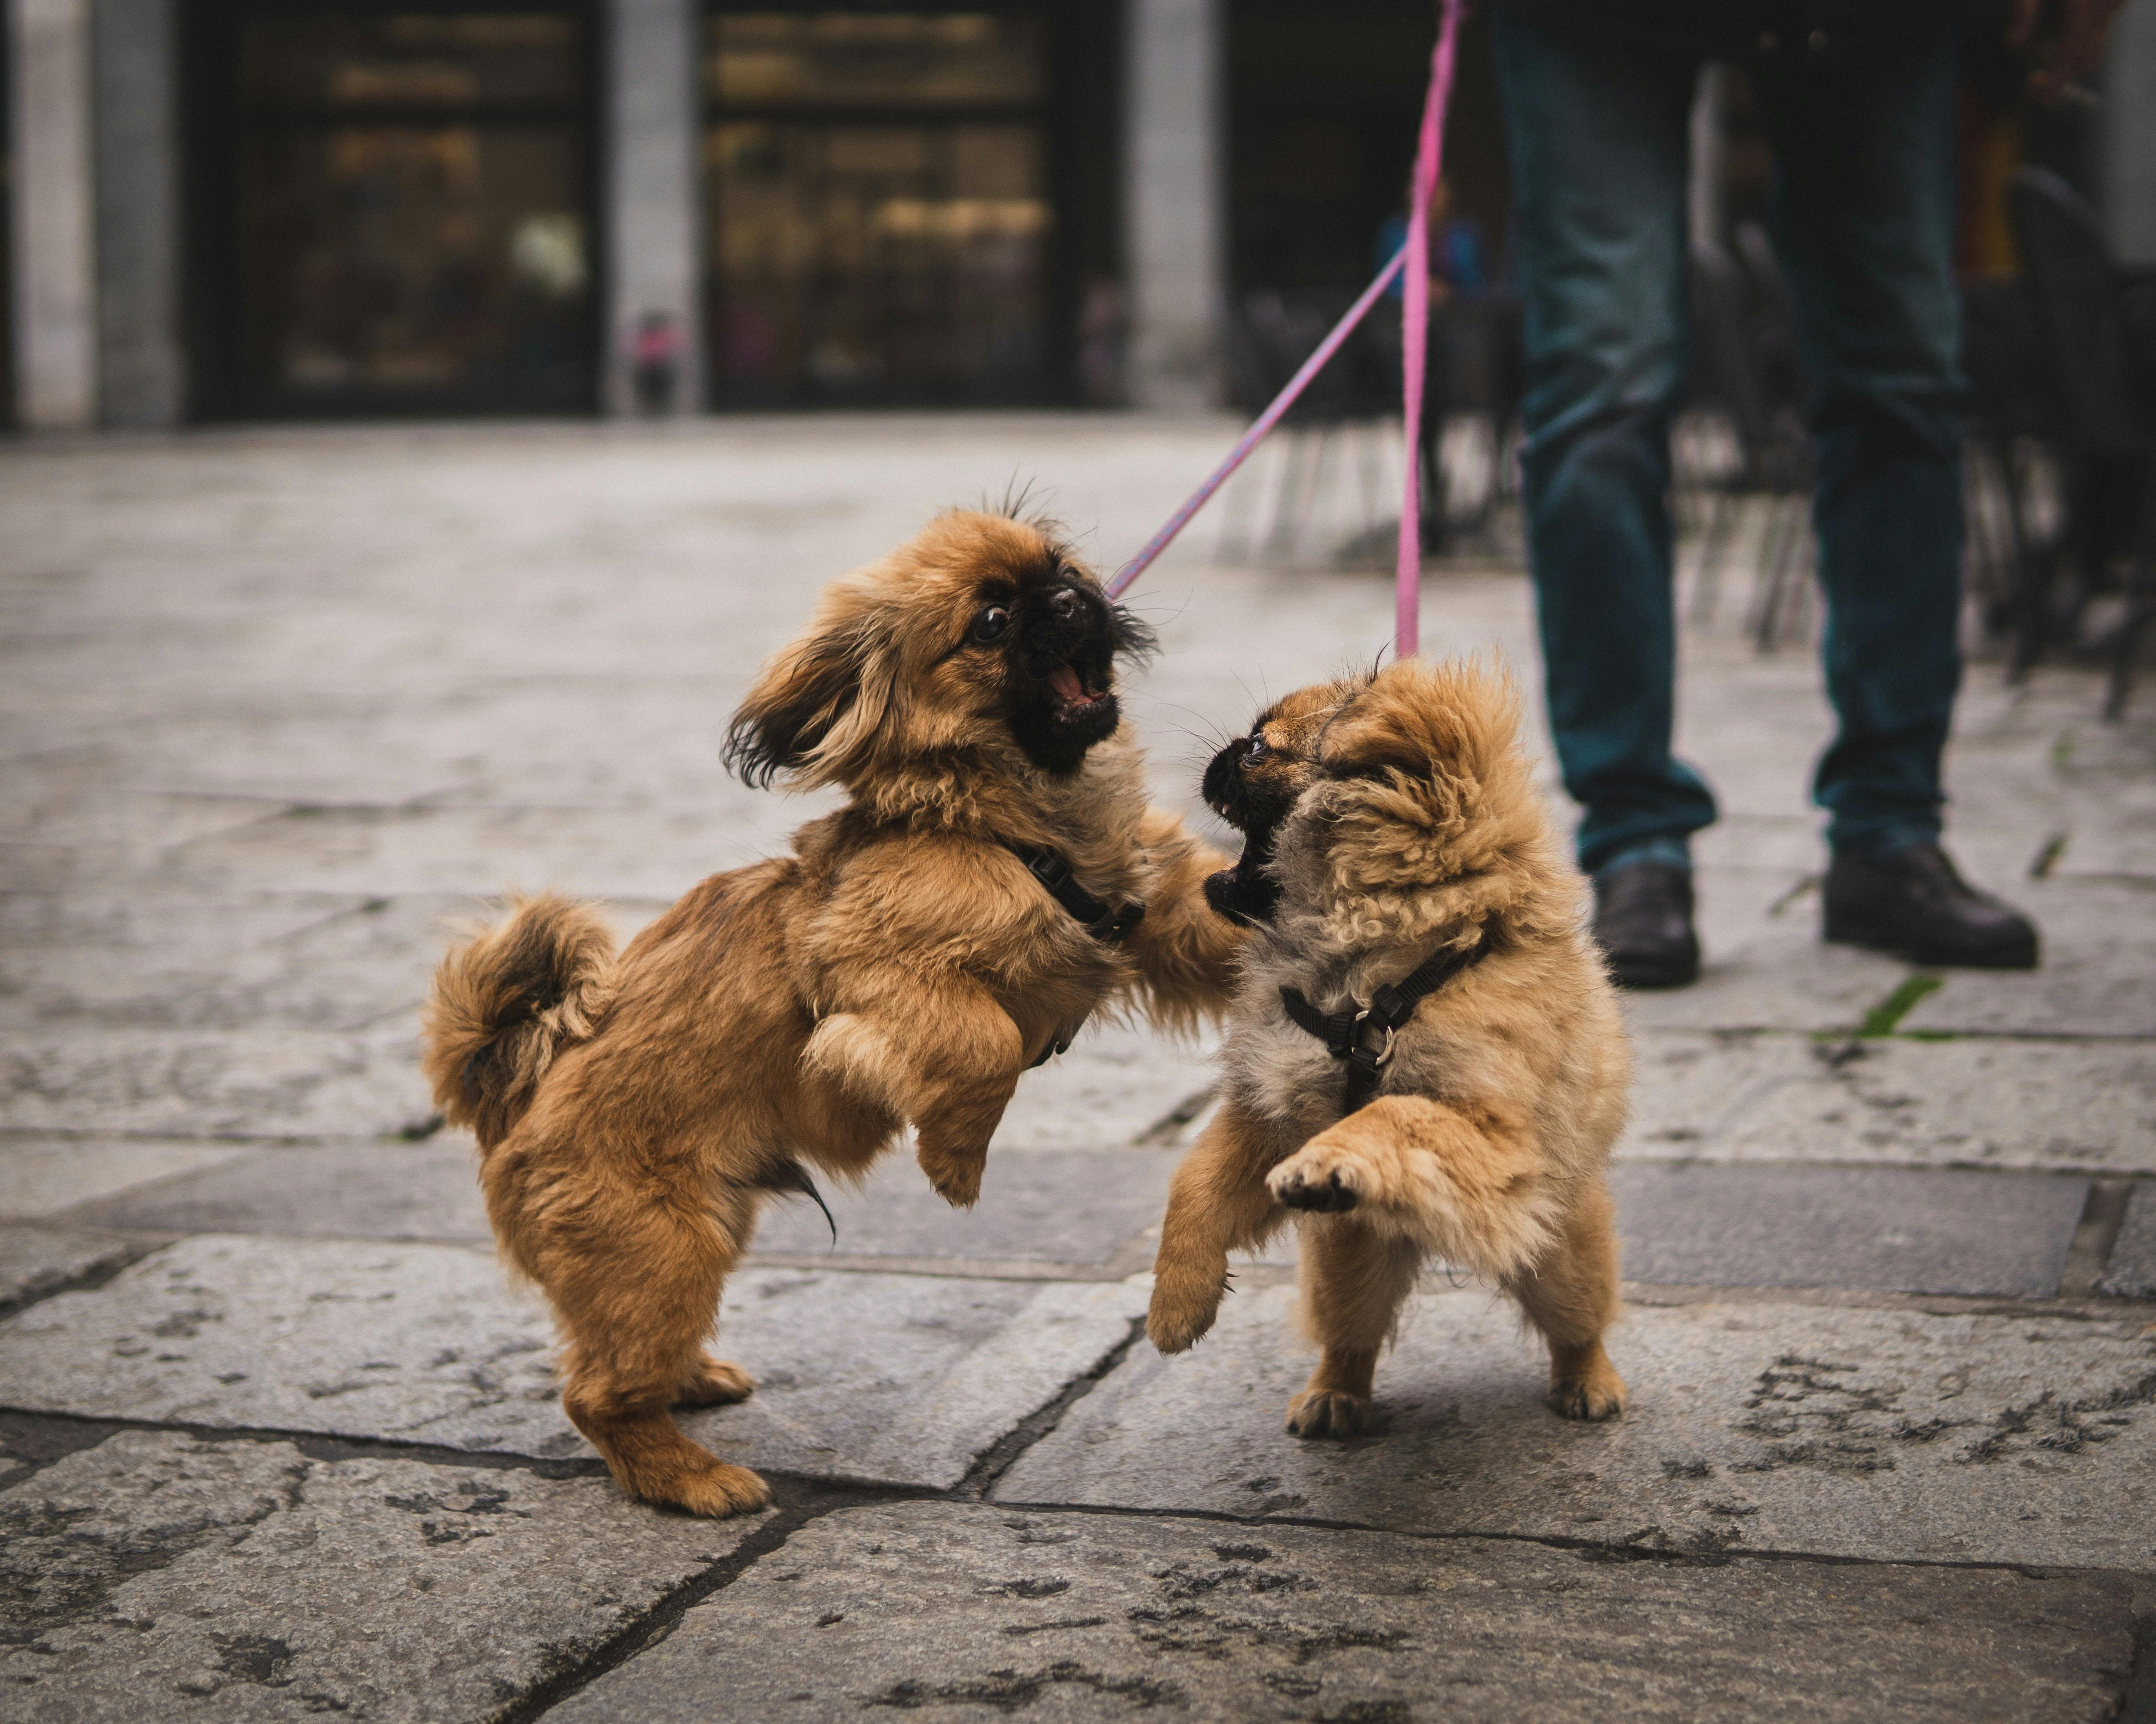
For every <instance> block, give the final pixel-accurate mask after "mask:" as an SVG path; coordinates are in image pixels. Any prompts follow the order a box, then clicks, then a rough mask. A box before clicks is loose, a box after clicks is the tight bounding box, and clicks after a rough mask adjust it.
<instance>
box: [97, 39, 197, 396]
mask: <svg viewBox="0 0 2156 1724" xmlns="http://www.w3.org/2000/svg"><path fill="white" fill-rule="evenodd" d="M93 5H94V7H95V44H96V70H95V90H96V108H97V125H96V139H97V172H96V180H95V184H96V190H97V227H96V237H97V335H98V342H97V346H98V359H97V377H98V395H99V403H100V411H99V418H101V419H102V420H103V421H104V423H106V424H108V425H128V426H154V425H172V424H177V423H179V419H180V415H181V413H182V408H183V403H184V399H185V394H186V390H185V377H186V372H185V367H184V362H183V360H182V348H181V345H180V211H179V201H180V198H179V178H180V141H179V122H178V114H177V106H178V95H179V88H178V85H179V69H178V67H177V64H176V63H175V59H174V56H175V54H176V52H177V30H176V28H175V25H176V22H177V21H176V19H175V17H174V13H175V11H176V4H175V0H93Z"/></svg>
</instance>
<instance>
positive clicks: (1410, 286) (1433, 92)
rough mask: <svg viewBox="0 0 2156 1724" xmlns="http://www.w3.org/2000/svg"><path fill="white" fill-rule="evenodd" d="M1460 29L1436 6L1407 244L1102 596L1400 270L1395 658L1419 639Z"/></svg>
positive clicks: (1198, 498)
mask: <svg viewBox="0 0 2156 1724" xmlns="http://www.w3.org/2000/svg"><path fill="white" fill-rule="evenodd" d="M1459 28H1460V0H1442V11H1441V16H1440V20H1439V23H1438V32H1437V46H1436V47H1435V49H1432V50H1431V52H1430V93H1429V94H1428V95H1426V96H1425V97H1424V100H1423V110H1422V132H1421V136H1420V137H1419V140H1418V141H1417V145H1416V149H1415V169H1414V200H1413V207H1412V208H1410V209H1409V213H1408V239H1407V244H1405V245H1404V246H1402V247H1401V248H1400V249H1399V251H1398V252H1396V253H1394V255H1393V259H1392V261H1391V262H1390V263H1389V264H1386V265H1385V267H1384V268H1383V269H1380V270H1379V271H1378V279H1377V280H1374V281H1373V282H1372V283H1371V284H1370V285H1368V287H1366V288H1364V289H1363V295H1362V297H1361V298H1359V299H1358V300H1356V301H1355V303H1354V304H1353V305H1350V306H1349V307H1348V308H1347V315H1346V316H1343V317H1342V319H1341V320H1340V321H1339V322H1337V323H1336V324H1334V325H1333V326H1332V333H1331V334H1329V335H1327V336H1326V338H1325V339H1324V340H1323V341H1320V342H1319V343H1318V344H1317V351H1314V352H1313V353H1312V355H1311V356H1310V357H1309V358H1307V359H1306V360H1304V361H1303V362H1302V365H1301V368H1300V369H1299V370H1298V371H1297V372H1296V374H1295V375H1294V376H1293V377H1290V378H1289V379H1288V380H1287V385H1286V387H1285V388H1283V389H1282V390H1281V392H1280V393H1279V394H1277V395H1276V396H1275V397H1274V398H1273V399H1272V402H1271V403H1270V405H1269V406H1268V407H1267V408H1265V411H1264V412H1263V413H1260V414H1259V415H1258V416H1257V418H1255V419H1253V420H1252V421H1251V422H1250V428H1249V429H1247V430H1246V431H1245V432H1244V433H1243V434H1242V435H1241V436H1240V437H1239V438H1238V439H1235V447H1234V448H1233V449H1229V451H1228V454H1227V458H1226V459H1224V460H1223V461H1222V462H1221V463H1220V464H1219V466H1217V467H1215V468H1214V469H1213V470H1212V472H1211V473H1209V474H1208V475H1206V478H1205V482H1204V484H1203V485H1199V487H1198V489H1197V490H1194V491H1193V492H1192V493H1191V494H1190V495H1189V496H1188V497H1187V498H1186V499H1185V500H1183V506H1182V507H1181V508H1179V509H1178V510H1177V511H1175V513H1174V514H1173V515H1171V516H1168V521H1167V524H1166V525H1165V526H1163V527H1162V528H1161V530H1160V531H1158V532H1157V533H1155V534H1154V535H1153V536H1152V537H1151V538H1150V539H1148V540H1147V541H1146V542H1145V546H1144V548H1143V549H1142V550H1141V551H1140V552H1138V554H1137V556H1136V557H1132V559H1131V560H1130V561H1129V562H1127V563H1125V564H1124V565H1123V566H1122V567H1121V568H1119V569H1117V570H1116V575H1115V578H1114V579H1113V580H1111V581H1110V582H1108V596H1109V597H1110V598H1120V597H1121V596H1122V593H1123V592H1124V590H1125V589H1126V588H1127V587H1129V586H1130V584H1131V582H1133V581H1135V580H1137V577H1139V576H1140V575H1142V574H1143V573H1144V572H1146V571H1147V569H1148V568H1150V567H1152V564H1153V560H1154V559H1155V558H1156V557H1158V556H1159V555H1160V553H1161V552H1163V551H1165V550H1167V549H1168V546H1169V545H1171V544H1173V542H1174V540H1175V536H1176V535H1177V534H1178V533H1179V532H1181V531H1183V528H1184V527H1186V526H1188V525H1189V524H1190V518H1191V516H1193V515H1195V514H1197V512H1198V511H1199V510H1200V509H1203V508H1204V506H1205V505H1206V504H1207V502H1209V500H1211V498H1212V496H1213V494H1214V492H1215V491H1217V490H1219V489H1220V487H1221V486H1222V485H1225V484H1226V483H1227V482H1228V480H1229V475H1232V474H1233V473H1234V472H1235V469H1237V468H1238V467H1240V466H1241V465H1242V464H1243V463H1244V461H1245V459H1248V458H1249V456H1250V451H1251V450H1252V449H1255V448H1256V447H1257V446H1258V445H1259V444H1260V443H1262V442H1264V441H1265V435H1266V434H1267V433H1268V432H1270V430H1271V429H1272V428H1273V427H1274V426H1276V425H1277V424H1278V423H1280V422H1281V417H1282V416H1283V415H1284V414H1286V412H1287V410H1288V409H1289V408H1291V407H1293V406H1294V405H1295V403H1296V399H1297V398H1299V397H1300V396H1301V393H1302V392H1303V391H1304V390H1305V389H1306V388H1307V387H1309V386H1310V380H1311V379H1312V377H1316V376H1317V374H1318V372H1321V371H1322V370H1324V369H1325V366H1326V362H1327V361H1328V360H1330V359H1331V358H1332V356H1333V355H1334V354H1335V353H1337V352H1338V351H1340V346H1341V344H1342V342H1343V341H1346V340H1347V337H1348V336H1351V335H1353V333H1354V332H1355V328H1356V326H1357V325H1358V324H1359V323H1361V322H1362V321H1363V318H1364V317H1366V316H1368V315H1369V310H1370V308H1371V306H1373V305H1376V304H1377V303H1378V300H1379V298H1380V297H1381V296H1382V295H1383V293H1384V291H1385V290H1386V288H1388V287H1389V286H1390V285H1392V280H1393V278H1394V276H1395V275H1399V273H1400V269H1401V268H1402V266H1403V265H1404V264H1409V260H1410V259H1412V260H1413V261H1412V265H1411V267H1409V269H1408V280H1407V290H1406V294H1405V295H1404V297H1405V300H1406V304H1405V307H1404V310H1403V312H1402V317H1403V319H1404V321H1403V325H1402V330H1401V333H1402V337H1403V339H1402V341H1401V344H1400V345H1401V348H1402V360H1401V371H1402V375H1403V377H1404V384H1403V390H1404V397H1405V400H1404V406H1405V408H1406V413H1407V455H1408V459H1407V468H1408V476H1407V486H1406V490H1405V491H1404V494H1403V495H1402V498H1401V505H1400V543H1399V594H1398V598H1397V601H1396V603H1395V606H1394V618H1395V622H1396V624H1397V629H1396V634H1395V646H1396V650H1397V652H1398V654H1399V656H1400V657H1402V658H1405V657H1407V656H1408V655H1409V654H1411V653H1413V652H1414V651H1415V650H1416V649H1417V646H1418V645H1419V641H1420V638H1421V623H1420V618H1419V608H1420V603H1421V596H1422V485H1421V473H1420V469H1419V468H1418V466H1417V465H1416V458H1417V455H1418V453H1419V451H1418V449H1417V446H1416V444H1417V431H1418V428H1419V426H1420V423H1421V421H1422V395H1423V365H1424V360H1425V358H1426V357H1427V353H1428V349H1429V346H1430V192H1431V189H1432V188H1433V187H1435V185H1436V184H1437V175H1438V167H1439V164H1440V160H1441V155H1440V151H1441V146H1442V145H1443V141H1444V136H1445V107H1446V105H1447V104H1448V102H1449V101H1450V99H1451V95H1452V62H1453V58H1454V44H1455V38H1457V36H1458V33H1459Z"/></svg>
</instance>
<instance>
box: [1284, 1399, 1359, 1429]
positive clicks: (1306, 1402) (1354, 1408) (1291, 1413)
mask: <svg viewBox="0 0 2156 1724" xmlns="http://www.w3.org/2000/svg"><path fill="white" fill-rule="evenodd" d="M1369 1422H1370V1403H1369V1402H1368V1400H1367V1399H1365V1398H1363V1396H1361V1395H1350V1394H1343V1393H1341V1392H1340V1391H1339V1390H1338V1389H1329V1388H1306V1389H1305V1390H1304V1391H1303V1392H1302V1393H1301V1394H1299V1395H1297V1396H1296V1398H1294V1399H1293V1400H1291V1401H1290V1402H1289V1403H1287V1429H1288V1434H1289V1435H1291V1436H1296V1437H1358V1436H1360V1435H1362V1434H1363V1428H1364V1427H1365V1426H1367V1425H1368V1424H1369Z"/></svg>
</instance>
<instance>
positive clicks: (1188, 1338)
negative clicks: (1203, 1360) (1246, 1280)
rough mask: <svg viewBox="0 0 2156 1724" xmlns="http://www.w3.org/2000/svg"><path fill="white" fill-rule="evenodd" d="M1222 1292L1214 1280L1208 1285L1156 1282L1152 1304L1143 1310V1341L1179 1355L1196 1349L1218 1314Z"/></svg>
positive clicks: (1163, 1350)
mask: <svg viewBox="0 0 2156 1724" xmlns="http://www.w3.org/2000/svg"><path fill="white" fill-rule="evenodd" d="M1223 1291H1224V1288H1223V1287H1222V1285H1221V1284H1220V1283H1219V1281H1217V1280H1216V1281H1214V1282H1213V1283H1212V1284H1211V1285H1203V1284H1194V1283H1193V1284H1191V1285H1183V1286H1178V1285H1173V1284H1171V1283H1169V1282H1167V1281H1160V1280H1156V1281H1155V1282H1154V1283H1153V1290H1152V1305H1151V1306H1149V1307H1148V1308H1147V1311H1146V1339H1147V1340H1148V1341H1150V1342H1152V1344H1153V1345H1154V1346H1155V1347H1158V1349H1159V1350H1160V1351H1161V1352H1164V1353H1179V1352H1185V1351H1187V1350H1188V1349H1189V1348H1190V1347H1194V1346H1196V1345H1197V1344H1198V1342H1200V1341H1202V1340H1203V1339H1204V1337H1205V1332H1206V1331H1207V1330H1209V1329H1210V1328H1211V1327H1212V1326H1213V1319H1214V1317H1216V1316H1219V1312H1220V1296H1221V1294H1222V1292H1223Z"/></svg>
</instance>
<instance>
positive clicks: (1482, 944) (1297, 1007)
mask: <svg viewBox="0 0 2156 1724" xmlns="http://www.w3.org/2000/svg"><path fill="white" fill-rule="evenodd" d="M1493 943H1494V942H1493V939H1492V936H1491V930H1490V929H1489V928H1488V927H1487V926H1485V927H1484V929H1483V930H1482V937H1481V939H1480V940H1478V941H1476V943H1475V944H1474V945H1473V946H1471V947H1468V948H1467V949H1466V951H1464V952H1463V951H1460V950H1458V949H1456V948H1455V949H1454V950H1452V951H1448V952H1439V953H1438V954H1437V956H1436V957H1433V958H1431V959H1430V962H1427V963H1425V964H1424V966H1423V967H1421V968H1420V969H1419V970H1417V971H1416V972H1414V974H1413V975H1411V976H1409V977H1406V978H1405V979H1404V980H1403V981H1399V982H1392V983H1387V984H1386V985H1385V986H1384V987H1383V988H1379V989H1378V991H1377V992H1376V993H1373V994H1372V995H1371V996H1370V1003H1369V1004H1368V1005H1367V1006H1363V1007H1360V1008H1358V1007H1355V1006H1353V1005H1350V1006H1347V1007H1345V1008H1342V1010H1340V1011H1337V1012H1335V1013H1332V1014H1331V1015H1330V1016H1329V1017H1328V1016H1327V1014H1326V1013H1322V1012H1321V1011H1319V1010H1318V1009H1317V1007H1315V1006H1313V1005H1312V1004H1311V1003H1310V1002H1309V1001H1308V1000H1306V999H1305V998H1303V997H1302V995H1301V993H1300V992H1299V991H1297V990H1296V989H1295V988H1281V991H1280V997H1281V1005H1283V1006H1285V1007H1286V1008H1287V1014H1288V1016H1289V1017H1290V1018H1293V1019H1294V1020H1295V1023H1296V1027H1297V1028H1299V1029H1304V1030H1307V1031H1308V1032H1309V1033H1310V1034H1312V1035H1314V1036H1316V1037H1317V1039H1318V1040H1320V1041H1322V1042H1323V1043H1324V1044H1325V1051H1326V1052H1327V1053H1328V1054H1331V1055H1332V1057H1333V1058H1334V1059H1335V1060H1346V1061H1347V1095H1346V1099H1345V1104H1344V1107H1343V1111H1345V1112H1347V1113H1353V1112H1354V1111H1355V1110H1356V1109H1358V1107H1361V1106H1363V1104H1364V1103H1365V1102H1367V1101H1369V1099H1370V1098H1371V1096H1373V1095H1375V1094H1376V1093H1377V1090H1378V1074H1379V1073H1380V1072H1382V1071H1383V1070H1384V1069H1385V1066H1386V1065H1387V1064H1388V1063H1389V1061H1390V1060H1391V1059H1392V1057H1393V1039H1394V1036H1396V1035H1397V1034H1399V1031H1400V1029H1401V1027H1402V1026H1403V1025H1404V1024H1406V1023H1407V1021H1408V1019H1409V1018H1412V1017H1414V1008H1415V1007H1416V1006H1417V1005H1418V1004H1419V1003H1420V1002H1421V1001H1422V1000H1424V998H1427V997H1428V996H1430V995H1431V994H1433V993H1436V992H1437V990H1438V989H1439V988H1442V987H1444V986H1445V983H1448V982H1450V980H1451V979H1452V978H1453V977H1455V976H1457V975H1458V974H1460V972H1461V971H1463V970H1466V969H1469V968H1471V967H1473V966H1474V965H1476V964H1479V963H1480V962H1482V960H1483V959H1484V958H1486V957H1488V956H1489V955H1490V949H1491V946H1492V944H1493Z"/></svg>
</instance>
